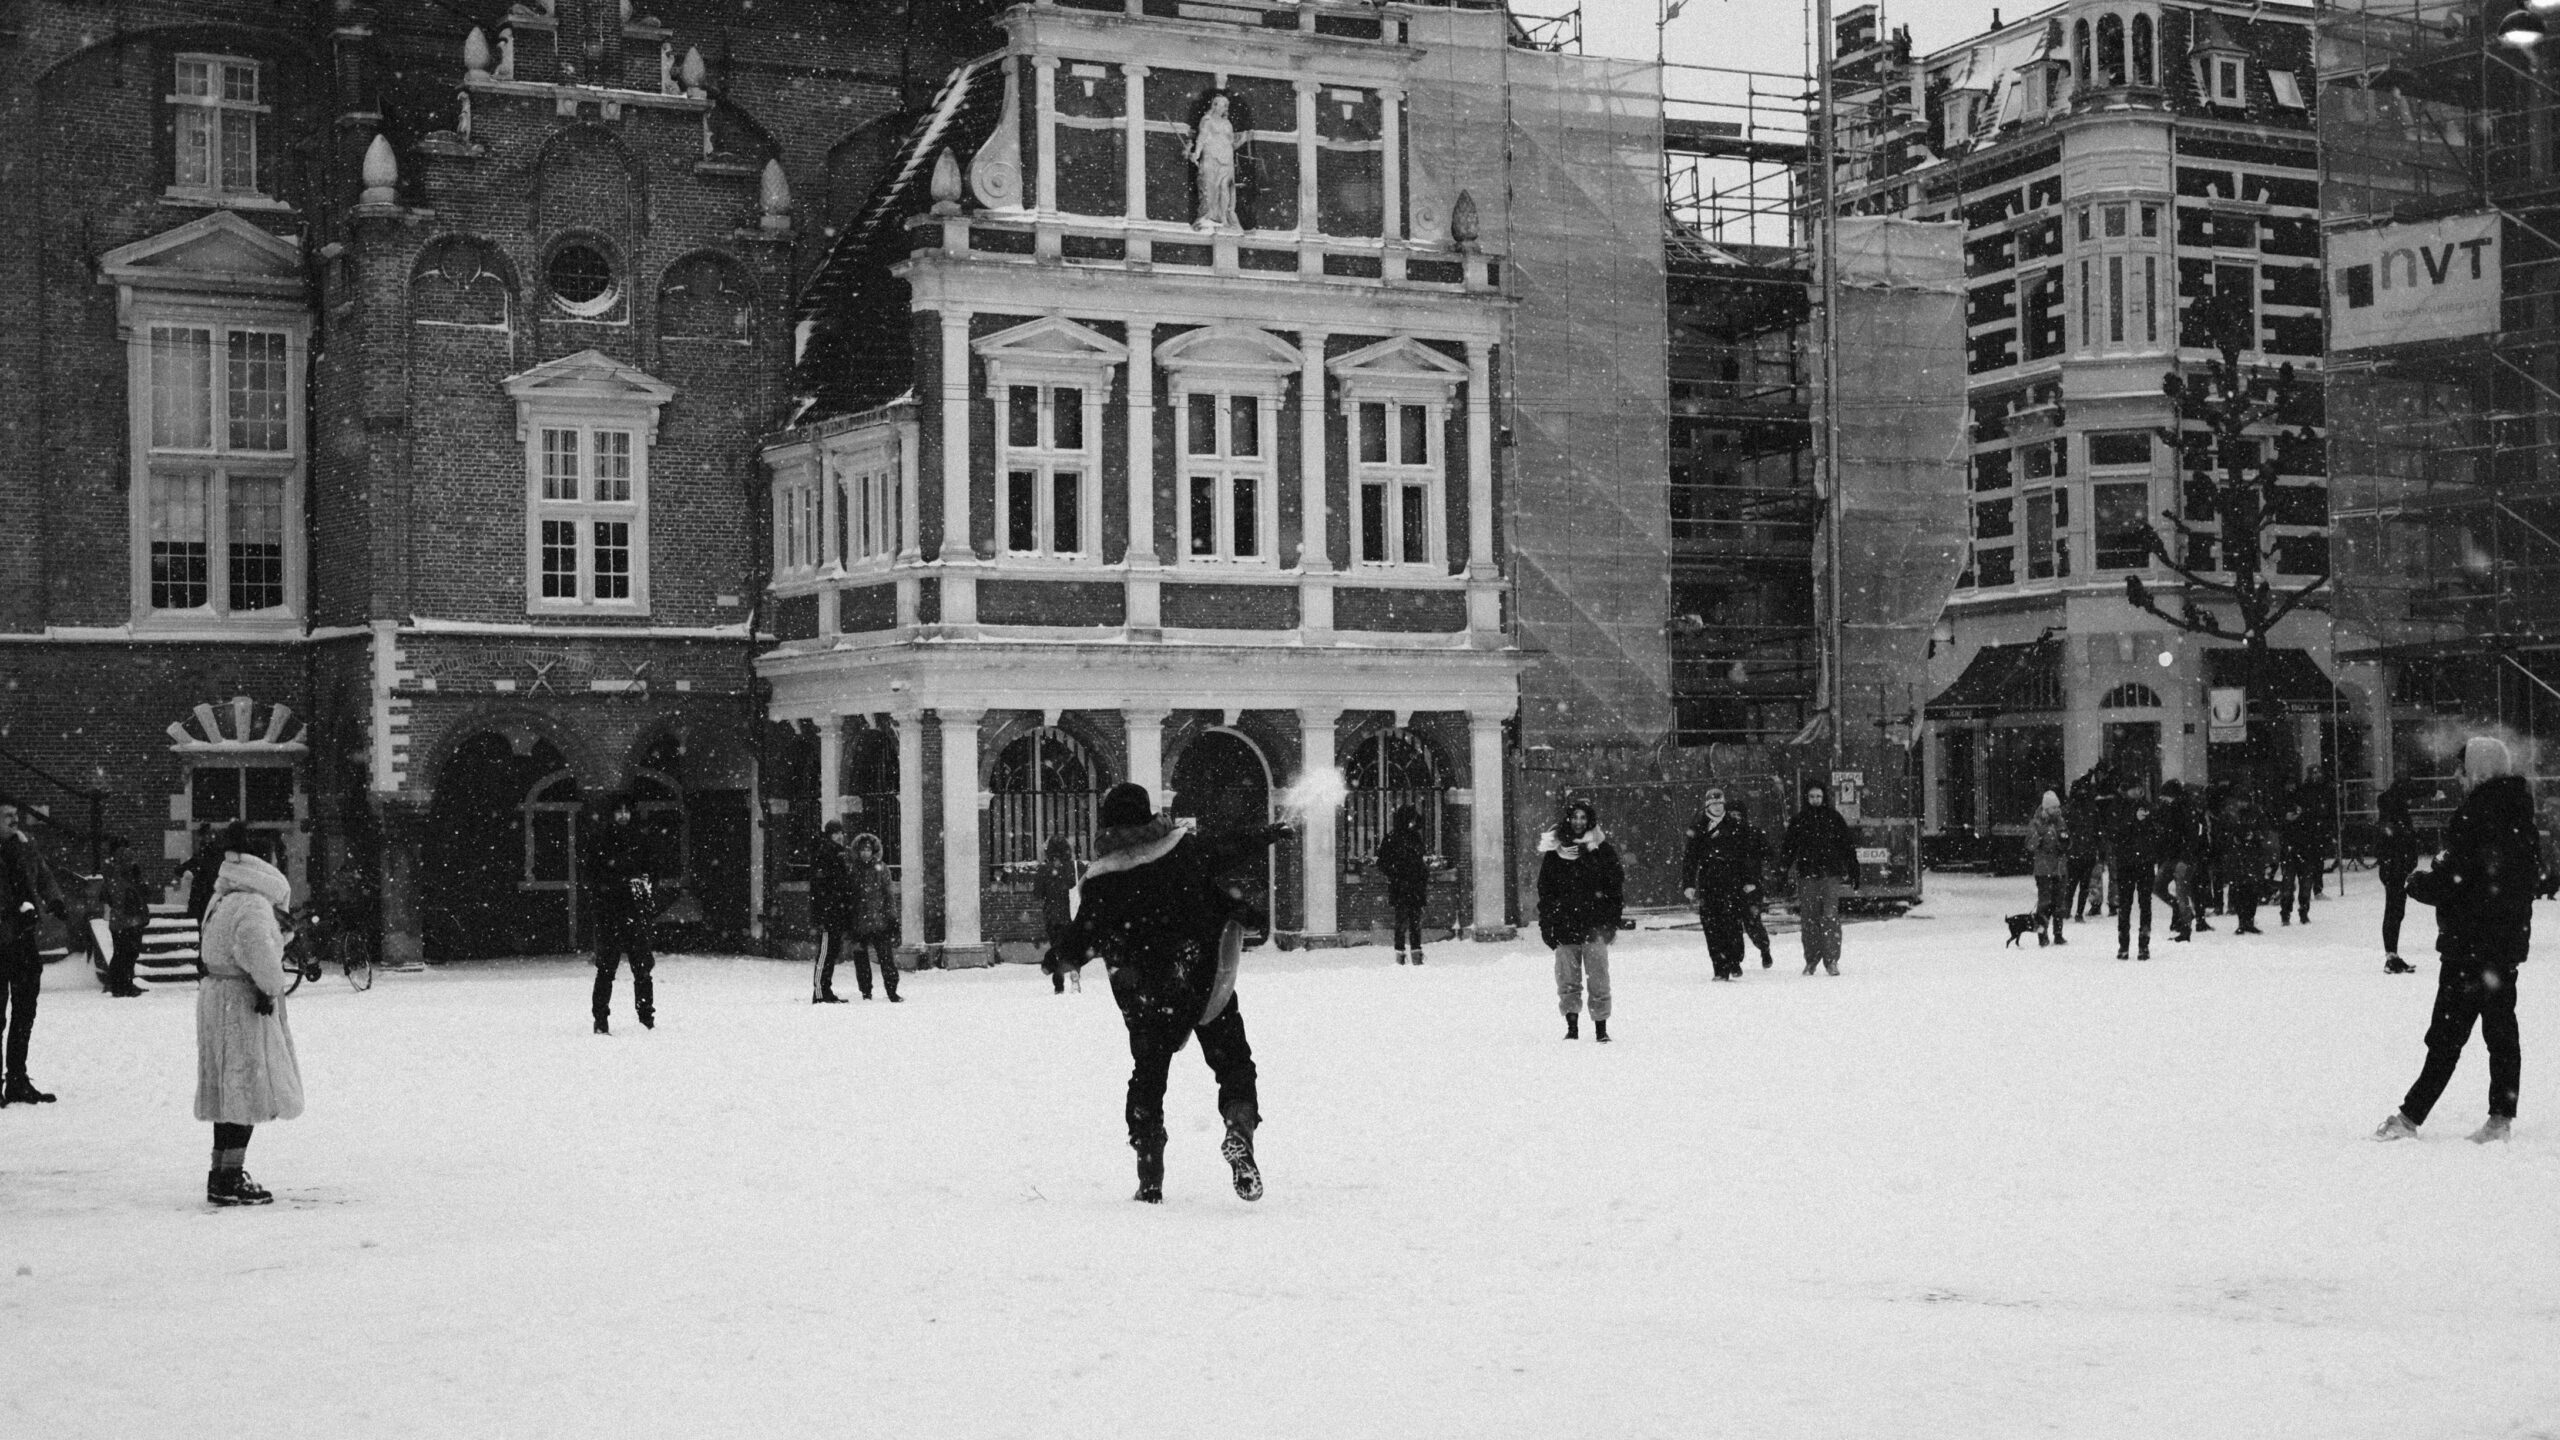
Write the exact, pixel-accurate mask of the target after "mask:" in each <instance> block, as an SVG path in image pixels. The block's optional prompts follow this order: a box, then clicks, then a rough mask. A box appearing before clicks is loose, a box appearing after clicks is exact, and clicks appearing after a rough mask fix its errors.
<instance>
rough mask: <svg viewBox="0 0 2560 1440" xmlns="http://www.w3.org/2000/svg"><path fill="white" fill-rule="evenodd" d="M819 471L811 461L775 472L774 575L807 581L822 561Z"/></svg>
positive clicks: (782, 578)
mask: <svg viewBox="0 0 2560 1440" xmlns="http://www.w3.org/2000/svg"><path fill="white" fill-rule="evenodd" d="M819 486H820V480H819V477H818V472H817V471H816V469H815V468H814V467H812V466H811V465H810V464H809V463H808V462H806V461H805V460H804V461H801V462H799V463H796V464H793V465H790V466H786V467H780V468H777V469H776V470H775V471H774V474H773V485H772V500H773V578H774V579H775V580H776V581H777V582H788V581H791V580H805V579H808V578H810V577H811V576H814V575H815V574H816V573H817V572H818V568H819V565H820V564H821V563H822V562H821V552H820V550H819V548H818V544H819V541H820V540H821V539H823V535H822V532H821V528H820V517H819V516H818V514H817V511H818V510H819V509H820V506H819V504H818V500H819V493H820V491H819Z"/></svg>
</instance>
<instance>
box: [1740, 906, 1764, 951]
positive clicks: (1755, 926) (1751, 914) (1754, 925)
mask: <svg viewBox="0 0 2560 1440" xmlns="http://www.w3.org/2000/svg"><path fill="white" fill-rule="evenodd" d="M1742 933H1743V934H1745V935H1748V936H1750V937H1751V944H1752V946H1753V947H1754V948H1756V949H1757V950H1759V952H1760V961H1761V963H1762V964H1764V965H1765V964H1767V963H1768V960H1769V927H1768V926H1767V925H1765V924H1762V923H1761V920H1760V903H1759V902H1758V901H1757V900H1754V901H1750V902H1748V903H1746V904H1745V905H1744V906H1743V907H1742Z"/></svg>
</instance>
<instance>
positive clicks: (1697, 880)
mask: <svg viewBox="0 0 2560 1440" xmlns="http://www.w3.org/2000/svg"><path fill="white" fill-rule="evenodd" d="M1763 850H1764V847H1763V846H1762V845H1761V843H1760V832H1758V831H1756V830H1754V829H1752V828H1751V822H1750V821H1748V820H1745V819H1743V818H1742V817H1741V816H1740V815H1738V814H1736V813H1734V812H1733V811H1730V810H1728V811H1726V812H1725V817H1724V821H1723V823H1722V824H1710V823H1708V820H1707V817H1706V816H1704V815H1701V816H1699V817H1698V818H1697V819H1696V820H1695V821H1694V822H1692V823H1691V824H1690V826H1689V840H1688V844H1687V845H1685V846H1684V847H1683V848H1682V850H1681V855H1680V888H1681V889H1683V890H1695V891H1697V892H1698V908H1699V909H1701V910H1712V909H1719V908H1731V907H1733V906H1737V905H1747V904H1749V903H1751V902H1752V901H1753V900H1755V899H1757V898H1759V893H1760V863H1761V858H1762V852H1763Z"/></svg>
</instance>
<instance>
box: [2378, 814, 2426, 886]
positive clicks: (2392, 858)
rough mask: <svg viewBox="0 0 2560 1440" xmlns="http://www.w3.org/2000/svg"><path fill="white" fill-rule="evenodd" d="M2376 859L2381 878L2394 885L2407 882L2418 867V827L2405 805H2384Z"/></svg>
mask: <svg viewBox="0 0 2560 1440" xmlns="http://www.w3.org/2000/svg"><path fill="white" fill-rule="evenodd" d="M2373 858H2374V861H2375V863H2376V864H2377V865H2378V866H2379V867H2380V868H2381V870H2382V878H2383V879H2384V880H2385V881H2387V882H2389V883H2391V884H2394V885H2399V884H2405V883H2407V881H2408V879H2409V872H2410V871H2412V870H2415V869H2417V868H2418V825H2417V822H2416V821H2415V820H2413V819H2412V818H2410V815H2409V807H2408V805H2407V803H2406V802H2398V803H2394V802H2389V801H2386V802H2385V803H2384V804H2383V806H2382V817H2381V824H2380V827H2379V828H2378V829H2377V830H2376V831H2375V832H2374V837H2373Z"/></svg>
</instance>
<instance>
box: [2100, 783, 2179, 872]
mask: <svg viewBox="0 0 2560 1440" xmlns="http://www.w3.org/2000/svg"><path fill="white" fill-rule="evenodd" d="M2166 830H2167V826H2166V825H2165V824H2164V823H2163V822H2162V820H2161V816H2160V809H2159V806H2158V804H2157V803H2156V802H2154V801H2150V800H2138V801H2137V800H2126V799H2122V798H2119V799H2118V800H2117V801H2116V815H2115V824H2114V825H2113V826H2111V827H2109V829H2108V831H2107V863H2109V864H2111V865H2113V866H2114V867H2115V868H2116V870H2117V872H2118V873H2120V874H2125V875H2134V874H2141V875H2149V874H2150V873H2151V872H2152V871H2153V870H2154V869H2156V868H2157V867H2158V866H2159V863H2160V853H2161V849H2162V844H2161V842H2162V839H2163V837H2164V834H2165V832H2166Z"/></svg>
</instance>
